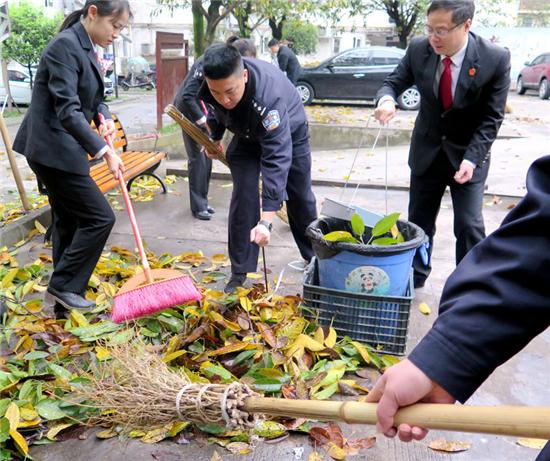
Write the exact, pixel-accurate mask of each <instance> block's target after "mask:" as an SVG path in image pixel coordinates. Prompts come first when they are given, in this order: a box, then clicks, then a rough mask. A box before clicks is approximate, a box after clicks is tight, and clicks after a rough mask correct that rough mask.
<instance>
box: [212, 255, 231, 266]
mask: <svg viewBox="0 0 550 461" xmlns="http://www.w3.org/2000/svg"><path fill="white" fill-rule="evenodd" d="M227 261H228V258H227V256H226V255H224V254H221V253H217V254H215V255H212V262H213V263H215V264H223V263H225V262H227Z"/></svg>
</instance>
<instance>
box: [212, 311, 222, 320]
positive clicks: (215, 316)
mask: <svg viewBox="0 0 550 461" xmlns="http://www.w3.org/2000/svg"><path fill="white" fill-rule="evenodd" d="M208 316H209V317H210V319H211V320H212V321H214V322H217V323H223V315H221V314H220V313H219V312H214V311H210V312H209V313H208Z"/></svg>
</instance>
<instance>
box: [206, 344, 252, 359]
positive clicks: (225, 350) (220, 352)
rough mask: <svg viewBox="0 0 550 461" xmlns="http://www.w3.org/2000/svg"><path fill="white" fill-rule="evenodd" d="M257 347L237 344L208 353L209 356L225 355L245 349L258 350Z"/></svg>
mask: <svg viewBox="0 0 550 461" xmlns="http://www.w3.org/2000/svg"><path fill="white" fill-rule="evenodd" d="M256 348H257V346H256V345H255V344H249V343H245V342H236V343H232V344H228V345H227V346H224V347H220V348H219V349H216V350H213V351H210V352H208V353H207V355H208V356H213V355H225V354H231V353H233V352H238V351H242V350H243V349H247V350H248V349H256Z"/></svg>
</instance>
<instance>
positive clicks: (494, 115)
mask: <svg viewBox="0 0 550 461" xmlns="http://www.w3.org/2000/svg"><path fill="white" fill-rule="evenodd" d="M509 88H510V52H509V51H508V50H502V54H501V57H500V60H499V62H498V64H497V66H496V70H495V73H494V76H493V79H492V80H491V81H490V82H489V83H488V84H487V85H485V87H484V88H483V93H484V96H483V97H484V98H485V100H486V103H485V104H484V105H483V107H484V109H483V115H482V118H481V123H480V124H479V125H478V127H477V129H476V131H475V132H474V135H473V136H472V139H471V141H470V144H469V145H468V147H467V149H466V152H465V153H464V159H466V160H469V161H471V162H472V163H474V164H476V165H478V166H481V164H482V163H483V160H484V159H485V157H486V155H487V152H489V151H490V150H491V146H492V144H493V142H494V141H495V139H496V137H497V133H498V130H499V128H500V125H501V124H502V121H503V120H504V109H505V107H506V98H507V97H508V90H509Z"/></svg>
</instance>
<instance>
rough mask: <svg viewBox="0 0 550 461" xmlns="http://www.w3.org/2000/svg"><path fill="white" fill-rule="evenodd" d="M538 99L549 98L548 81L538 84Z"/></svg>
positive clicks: (549, 87)
mask: <svg viewBox="0 0 550 461" xmlns="http://www.w3.org/2000/svg"><path fill="white" fill-rule="evenodd" d="M539 97H540V99H548V98H550V85H548V80H546V79H542V80H541V81H540V84H539Z"/></svg>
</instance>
